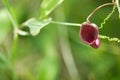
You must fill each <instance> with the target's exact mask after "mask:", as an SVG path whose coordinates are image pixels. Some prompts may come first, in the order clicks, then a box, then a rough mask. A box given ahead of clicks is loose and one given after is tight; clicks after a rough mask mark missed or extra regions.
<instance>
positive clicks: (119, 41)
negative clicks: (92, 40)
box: [99, 35, 120, 43]
mask: <svg viewBox="0 0 120 80" xmlns="http://www.w3.org/2000/svg"><path fill="white" fill-rule="evenodd" d="M99 37H100V38H101V39H107V40H108V41H114V42H118V43H120V39H118V38H116V37H114V38H110V37H108V36H104V35H99Z"/></svg>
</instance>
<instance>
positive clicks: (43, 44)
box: [0, 0, 120, 80]
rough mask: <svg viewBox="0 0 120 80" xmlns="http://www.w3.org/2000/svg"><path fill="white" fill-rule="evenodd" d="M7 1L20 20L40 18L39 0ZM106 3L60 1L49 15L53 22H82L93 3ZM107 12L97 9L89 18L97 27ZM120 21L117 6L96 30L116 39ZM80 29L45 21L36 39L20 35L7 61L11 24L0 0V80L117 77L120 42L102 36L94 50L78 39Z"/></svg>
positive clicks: (96, 1) (98, 2)
mask: <svg viewBox="0 0 120 80" xmlns="http://www.w3.org/2000/svg"><path fill="white" fill-rule="evenodd" d="M48 1H49V0H48ZM53 1H54V0H53ZM10 2H11V5H12V6H13V8H14V10H15V13H16V16H17V20H18V22H19V24H22V23H24V22H25V21H26V20H28V19H30V18H32V17H36V18H38V17H39V12H40V11H39V10H40V9H39V8H40V4H41V2H42V0H10ZM107 2H111V0H64V2H63V3H62V4H60V5H59V6H58V7H57V8H55V10H54V11H53V12H52V13H51V14H50V15H49V16H50V17H52V18H53V20H54V21H62V22H71V23H83V22H84V21H85V20H86V18H87V16H88V15H89V14H90V13H91V12H92V11H93V10H94V9H95V8H96V7H97V6H99V5H101V4H104V3H107ZM111 10H112V6H107V7H104V8H102V9H100V10H99V11H97V12H96V13H95V14H94V15H93V16H92V17H91V22H93V23H96V24H97V25H98V26H100V24H101V22H102V21H103V19H104V18H105V17H106V16H107V15H108V14H109V12H110V11H111ZM119 25H120V20H119V17H118V11H117V9H116V10H115V12H114V14H113V15H112V17H111V18H110V19H109V20H108V21H107V22H106V24H105V25H104V27H103V28H102V29H101V30H100V34H102V35H107V36H109V37H117V38H120V27H119ZM20 28H21V27H20ZM22 29H23V30H26V31H29V29H28V28H27V27H25V28H22ZM79 29H80V27H76V26H63V25H56V24H49V25H48V26H46V27H44V28H43V29H41V32H40V33H39V35H37V36H35V37H33V36H31V35H29V36H19V40H18V44H17V47H16V48H17V50H16V58H15V63H14V65H11V63H10V61H9V60H10V59H9V58H10V55H11V48H12V44H13V26H12V24H11V22H10V20H9V17H8V15H7V12H6V10H5V7H4V6H3V4H2V1H1V0H0V80H120V43H117V42H109V41H108V40H103V39H101V46H100V48H98V49H94V48H92V47H90V46H88V45H85V44H84V43H82V42H81V40H80V38H79Z"/></svg>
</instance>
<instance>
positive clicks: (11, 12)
mask: <svg viewBox="0 0 120 80" xmlns="http://www.w3.org/2000/svg"><path fill="white" fill-rule="evenodd" d="M2 1H3V4H4V5H5V7H6V8H7V10H8V15H9V18H10V20H11V22H12V24H13V27H14V28H16V27H18V23H17V19H16V16H15V13H14V10H13V8H12V7H11V6H10V4H9V0H2Z"/></svg>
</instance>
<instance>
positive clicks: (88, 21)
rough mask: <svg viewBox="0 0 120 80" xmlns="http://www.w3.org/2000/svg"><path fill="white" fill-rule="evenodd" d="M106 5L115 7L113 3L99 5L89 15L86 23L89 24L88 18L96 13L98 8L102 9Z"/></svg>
mask: <svg viewBox="0 0 120 80" xmlns="http://www.w3.org/2000/svg"><path fill="white" fill-rule="evenodd" d="M108 5H115V3H105V4H103V5H101V6H98V7H97V8H96V9H94V10H93V11H92V12H91V13H90V15H89V16H88V17H87V19H86V20H87V22H90V21H89V19H90V17H91V16H92V15H93V14H94V13H95V12H96V11H97V10H99V9H100V8H102V7H104V6H108Z"/></svg>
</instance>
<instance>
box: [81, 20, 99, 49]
mask: <svg viewBox="0 0 120 80" xmlns="http://www.w3.org/2000/svg"><path fill="white" fill-rule="evenodd" d="M98 34H99V31H98V27H97V25H96V24H94V23H89V22H84V23H83V24H82V26H81V29H80V39H81V40H82V42H84V43H86V44H88V45H90V46H92V47H93V48H98V47H99V46H100V39H99V38H98Z"/></svg>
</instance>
